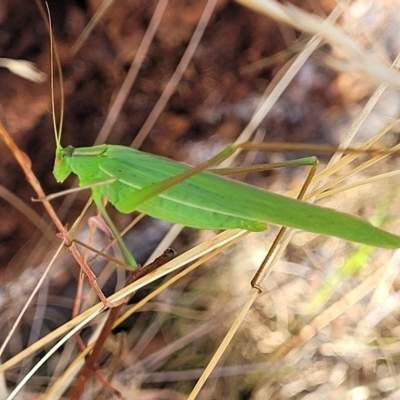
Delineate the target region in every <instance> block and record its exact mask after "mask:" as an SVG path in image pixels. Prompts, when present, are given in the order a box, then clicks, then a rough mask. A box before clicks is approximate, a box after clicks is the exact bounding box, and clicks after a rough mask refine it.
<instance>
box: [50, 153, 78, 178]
mask: <svg viewBox="0 0 400 400" xmlns="http://www.w3.org/2000/svg"><path fill="white" fill-rule="evenodd" d="M73 152H74V148H73V147H72V146H67V147H66V148H65V149H64V148H62V147H61V146H57V149H56V157H55V160H54V168H53V175H54V177H55V178H56V181H57V182H64V181H65V180H66V179H67V178H68V177H69V175H70V174H71V172H72V169H71V166H70V163H69V161H70V158H71V156H72V153H73Z"/></svg>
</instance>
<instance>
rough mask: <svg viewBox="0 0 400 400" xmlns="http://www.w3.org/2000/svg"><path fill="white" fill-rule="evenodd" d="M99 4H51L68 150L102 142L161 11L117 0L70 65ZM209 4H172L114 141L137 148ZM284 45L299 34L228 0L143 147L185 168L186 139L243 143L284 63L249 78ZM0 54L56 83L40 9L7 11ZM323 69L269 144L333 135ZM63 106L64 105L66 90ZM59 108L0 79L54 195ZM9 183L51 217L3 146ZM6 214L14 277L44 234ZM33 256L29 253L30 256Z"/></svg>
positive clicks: (0, 247) (1, 236)
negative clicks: (15, 260) (327, 122)
mask: <svg viewBox="0 0 400 400" xmlns="http://www.w3.org/2000/svg"><path fill="white" fill-rule="evenodd" d="M98 3H99V2H95V1H93V2H89V1H87V2H86V1H83V0H81V1H78V0H76V1H66V0H65V1H50V9H51V15H52V19H53V25H54V31H55V35H56V40H57V46H58V49H59V52H60V56H61V62H62V67H63V80H64V85H65V103H66V109H65V122H64V128H63V143H64V144H72V145H74V146H85V145H91V144H92V143H93V140H94V139H95V137H96V135H97V133H98V132H99V129H100V127H101V125H102V123H103V121H104V119H105V116H106V115H107V112H108V109H109V106H110V103H111V102H112V99H113V98H114V96H115V93H116V91H117V90H118V88H119V87H120V85H121V82H122V80H123V78H124V76H125V74H126V72H127V70H128V68H129V66H130V63H131V61H132V58H133V56H134V55H135V53H136V50H137V48H138V46H139V44H140V41H141V39H142V37H143V34H144V32H145V30H146V28H147V26H148V23H149V20H150V18H151V16H152V14H153V11H154V7H155V2H149V1H135V2H132V1H128V0H119V1H118V2H115V3H114V4H113V6H111V7H110V8H109V10H108V11H107V12H106V14H105V16H104V17H103V18H102V19H101V21H100V22H99V23H98V25H97V26H96V27H95V29H94V30H93V32H92V34H91V35H90V36H89V39H88V40H87V42H86V43H85V44H84V46H83V48H82V49H81V50H80V51H79V53H78V54H75V55H72V54H71V48H72V46H73V44H74V42H75V40H76V39H77V38H78V36H79V34H80V33H81V32H82V30H83V29H84V28H85V26H86V24H87V23H88V22H89V20H90V18H91V17H92V16H93V14H94V12H95V11H96V9H97V7H98ZM204 4H205V3H204V2H199V1H184V0H173V1H171V2H170V5H169V6H168V10H167V12H166V14H165V16H164V18H163V22H162V24H161V26H160V28H159V30H158V32H157V35H156V39H155V41H154V42H153V44H152V45H151V48H150V52H149V54H148V55H147V57H146V60H145V63H144V66H143V68H142V70H141V71H140V73H139V76H138V79H137V81H136V83H135V84H134V86H133V88H132V91H131V94H130V96H129V98H128V100H127V102H126V104H125V106H124V107H123V111H122V113H121V115H120V117H119V118H118V121H117V123H116V125H115V126H114V128H113V130H112V134H111V136H110V138H109V139H108V142H109V143H119V144H126V145H127V144H129V143H130V142H131V141H132V140H133V138H134V137H135V135H136V134H137V132H138V131H139V129H140V127H141V125H142V124H143V122H144V121H145V119H146V117H147V116H148V114H149V112H150V111H151V110H152V108H153V106H154V104H155V103H156V101H157V99H158V98H159V96H160V94H161V92H162V90H163V88H164V87H165V85H166V82H167V80H168V78H169V77H170V76H171V75H172V74H173V72H174V70H175V68H176V66H177V64H178V62H179V60H180V57H181V56H182V54H183V52H184V51H185V49H186V47H187V44H188V42H189V40H190V38H191V35H192V33H193V30H194V28H195V25H196V24H197V21H198V19H199V17H200V14H201V12H202V9H203V7H204ZM284 36H286V38H289V37H292V38H293V39H294V38H295V37H296V34H295V32H293V31H292V30H290V29H289V28H282V27H278V25H277V24H276V23H274V22H273V21H271V20H270V19H268V18H266V17H264V16H260V15H258V14H256V13H254V12H251V11H249V10H247V9H245V8H243V7H241V6H239V5H238V4H236V3H233V2H228V1H225V0H220V1H219V2H218V7H217V10H216V11H215V13H214V16H213V18H212V20H211V21H210V23H209V26H208V28H207V31H206V33H205V36H204V38H203V39H202V41H201V44H200V46H199V48H198V49H197V52H196V55H195V57H194V59H193V61H192V63H191V64H190V67H189V68H188V70H187V71H186V72H185V75H184V78H183V80H182V82H181V83H180V84H179V86H178V89H177V91H176V93H175V94H174V95H173V97H172V99H171V100H170V102H169V103H168V106H167V109H166V110H165V111H164V113H163V115H162V116H161V118H160V119H159V120H158V121H157V123H156V125H155V127H154V129H153V130H152V132H151V135H150V137H149V138H148V139H146V141H145V142H144V145H143V147H142V149H143V150H145V151H148V152H152V153H156V154H161V155H164V156H167V157H171V158H174V159H178V160H185V159H186V157H187V150H186V149H187V148H186V147H185V143H187V142H188V141H193V142H196V143H197V142H200V141H203V140H205V139H207V138H210V137H212V136H213V135H215V134H216V133H220V135H221V136H222V137H223V138H224V139H225V140H226V141H227V142H229V141H232V140H234V138H235V137H236V136H237V134H238V132H240V130H241V129H242V128H243V127H244V126H245V124H246V123H247V121H248V119H249V117H250V115H251V112H252V108H250V107H251V99H252V98H255V97H256V96H259V95H260V94H262V92H263V91H264V89H265V88H266V86H267V85H268V83H269V82H270V80H271V78H272V77H273V76H275V74H276V73H277V71H278V70H279V69H280V68H281V67H282V65H283V63H284V62H285V61H286V60H287V58H285V57H284V58H283V59H282V60H280V61H278V62H277V63H274V64H272V65H270V66H268V67H265V68H262V69H257V70H255V71H253V72H251V73H248V72H247V73H246V72H244V71H243V70H242V69H241V68H242V67H246V66H248V65H250V64H251V63H253V62H255V61H258V60H261V59H263V58H266V57H269V56H271V55H273V54H275V53H277V52H279V51H282V50H284V49H286V48H287V47H288V43H285V41H284ZM289 45H290V43H289ZM0 47H1V49H2V53H1V56H3V57H9V58H14V59H19V58H21V59H27V60H30V61H33V62H35V63H36V64H37V66H38V67H39V68H40V69H41V70H43V71H45V72H46V73H47V74H49V72H50V66H49V63H50V55H49V37H48V33H47V31H46V28H45V24H44V22H43V20H42V18H41V16H40V14H39V12H38V10H37V7H36V5H35V3H34V2H33V1H26V0H12V1H3V2H1V4H0ZM314 67H315V68H316V70H315V71H316V74H317V78H318V79H319V83H318V84H315V85H314V84H310V86H309V87H308V88H307V92H305V91H304V88H303V87H302V85H301V84H300V83H294V84H293V85H292V88H291V90H289V91H288V93H287V94H286V95H285V98H284V101H283V102H282V103H281V110H280V112H277V113H275V114H274V117H271V118H270V119H268V121H266V122H265V123H264V124H263V126H264V127H265V129H266V130H267V132H268V134H267V139H268V140H271V141H277V140H287V139H288V140H290V141H310V142H312V141H315V138H318V140H319V141H322V140H324V139H323V138H324V137H325V136H326V128H325V127H324V125H323V124H322V123H321V122H320V121H321V119H320V115H321V113H322V112H326V111H322V110H323V109H324V110H326V108H327V106H329V105H335V104H336V103H337V101H338V98H337V97H336V95H335V90H334V89H332V88H333V87H334V86H332V87H330V86H329V85H330V83H329V82H330V79H331V78H332V75H331V76H329V73H327V72H326V71H325V70H324V71H323V73H322V72H321V70H320V67H318V66H315V65H314ZM321 80H322V81H321ZM56 98H57V104H58V105H59V100H60V91H59V88H56ZM50 104H51V103H50V86H49V82H47V83H45V84H36V83H31V82H28V81H26V80H24V79H22V78H20V77H17V76H15V75H13V74H11V73H10V72H9V71H8V70H6V69H0V119H1V121H2V122H3V123H4V124H5V126H6V127H7V128H8V130H9V131H10V133H11V134H12V136H13V137H14V139H15V141H16V142H17V143H18V145H19V146H20V147H21V148H22V149H23V150H24V151H26V152H27V154H28V155H29V157H30V158H31V159H32V164H33V168H34V171H35V173H36V174H37V176H38V178H39V180H40V181H41V183H42V184H43V187H44V189H45V191H46V192H47V193H52V192H56V191H59V190H60V186H59V185H57V184H56V182H55V180H54V178H53V176H52V173H51V171H52V164H53V153H54V138H53V128H52V120H51V112H50ZM0 184H1V185H4V186H5V187H6V188H8V189H9V190H11V191H12V192H13V193H14V194H15V195H17V196H18V197H19V198H21V199H22V200H23V201H25V202H26V203H27V204H29V206H31V207H32V208H33V209H35V210H36V211H37V212H38V213H39V214H42V213H43V209H42V206H41V205H40V204H38V203H34V204H32V203H31V201H30V199H31V197H32V196H33V195H34V194H33V192H32V190H31V188H30V187H29V186H28V185H27V183H26V180H25V177H24V176H23V174H22V173H21V171H20V168H19V167H18V165H17V164H16V162H15V160H14V159H13V158H12V156H11V155H10V153H9V150H8V149H7V148H5V146H4V144H3V143H2V142H0ZM80 208H81V204H79V205H78V206H77V209H76V210H75V209H74V210H71V211H70V214H69V216H68V221H69V222H71V221H73V218H74V217H75V216H76V215H77V212H79V210H80ZM0 215H1V224H0V260H1V262H0V264H1V265H0V267H1V268H5V267H7V265H9V262H10V260H11V259H12V257H13V256H14V255H15V254H17V253H18V252H20V251H21V249H22V248H23V246H24V245H26V244H27V243H29V240H30V238H32V235H33V234H34V232H35V230H36V228H35V226H33V225H32V224H31V223H30V222H28V221H27V219H26V217H25V216H24V215H22V214H21V213H20V212H19V211H17V210H16V209H15V208H14V207H13V206H12V205H10V204H8V203H7V202H6V201H4V200H2V199H0ZM28 249H29V246H28V247H25V250H23V251H29V250H28Z"/></svg>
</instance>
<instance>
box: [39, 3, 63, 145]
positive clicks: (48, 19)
mask: <svg viewBox="0 0 400 400" xmlns="http://www.w3.org/2000/svg"><path fill="white" fill-rule="evenodd" d="M36 4H37V6H38V8H39V11H40V14H41V15H42V17H43V20H44V21H45V23H46V26H47V30H48V32H49V36H50V85H51V110H52V114H53V127H54V136H55V140H56V145H57V148H59V147H61V132H62V127H63V123H64V85H63V74H62V69H61V62H60V56H59V54H58V51H57V47H56V46H54V40H53V29H52V23H51V14H50V8H49V5H48V3H47V2H46V3H45V4H46V10H47V15H46V11H45V10H44V8H43V5H42V4H41V3H40V1H38V0H36ZM54 57H55V59H56V64H57V71H58V76H59V85H60V95H61V101H60V121H59V124H58V128H57V121H56V112H55V108H56V107H55V98H54Z"/></svg>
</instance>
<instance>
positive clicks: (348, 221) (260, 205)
mask: <svg viewBox="0 0 400 400" xmlns="http://www.w3.org/2000/svg"><path fill="white" fill-rule="evenodd" d="M189 169H190V167H188V166H186V165H184V164H181V163H178V162H175V161H171V160H168V159H165V158H163V157H158V156H155V155H152V154H148V153H144V152H141V151H138V150H134V149H132V148H130V147H124V146H117V145H100V146H94V147H88V148H76V149H74V148H72V147H67V148H65V149H62V148H60V149H58V150H57V154H56V163H55V167H54V175H55V177H56V179H57V180H58V181H59V182H62V181H64V180H65V179H66V178H67V176H68V175H69V174H70V173H71V171H72V172H74V173H75V174H76V175H77V176H78V177H79V180H80V185H81V186H87V185H93V184H95V183H99V182H110V180H113V179H115V181H112V182H111V183H107V184H105V185H102V186H96V187H93V188H92V191H93V195H94V197H97V198H99V197H101V196H104V197H106V198H107V199H108V201H109V202H110V203H111V204H113V205H114V206H115V208H116V209H117V210H119V211H120V212H123V213H130V212H133V211H135V209H137V210H138V211H141V212H143V213H145V214H148V215H150V216H152V217H155V218H159V219H163V220H166V221H170V222H173V223H179V224H182V225H186V226H189V227H193V228H200V229H230V228H241V229H246V230H249V231H262V230H265V229H266V228H267V224H268V223H272V224H276V225H281V226H286V227H290V228H297V229H301V230H305V231H309V232H315V233H320V234H325V235H329V236H336V237H339V238H343V239H346V240H350V241H354V242H359V243H363V244H367V245H372V246H377V247H388V248H397V247H400V237H399V236H396V235H393V234H391V233H388V232H386V231H384V230H381V229H379V228H377V227H374V226H373V225H371V224H370V223H369V222H367V221H364V220H362V219H360V218H358V217H354V216H351V215H349V214H344V213H341V212H337V211H335V210H332V209H328V208H323V207H319V206H316V205H313V204H308V203H305V202H302V201H298V200H295V199H291V198H288V197H284V196H280V195H277V194H273V193H270V192H267V191H263V190H261V189H258V188H256V187H253V186H249V185H247V184H244V183H240V182H237V181H233V180H231V179H227V178H225V177H220V176H218V175H216V174H213V173H209V172H200V173H198V174H196V175H194V176H192V177H190V178H188V179H187V180H184V181H182V182H180V183H178V184H177V185H175V186H172V187H170V188H168V189H167V190H165V191H164V192H162V193H161V194H159V195H158V196H156V197H154V198H151V199H149V200H147V201H146V202H144V203H143V204H141V205H139V206H138V207H135V206H132V204H133V203H134V198H135V192H137V190H139V189H142V188H144V187H147V186H149V185H151V184H153V183H156V182H161V181H164V180H166V179H168V178H170V177H173V176H176V175H179V174H182V173H183V172H185V171H187V170H189Z"/></svg>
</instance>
